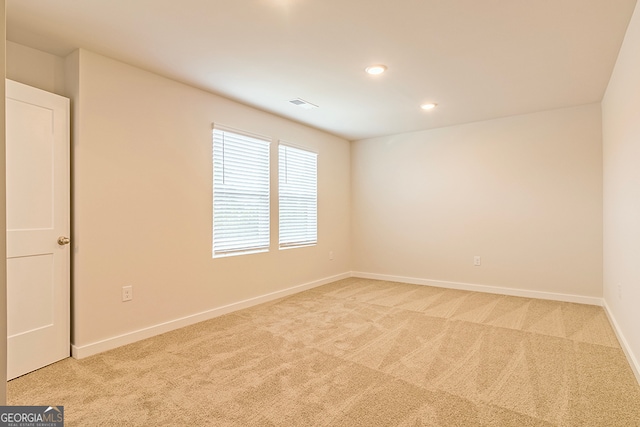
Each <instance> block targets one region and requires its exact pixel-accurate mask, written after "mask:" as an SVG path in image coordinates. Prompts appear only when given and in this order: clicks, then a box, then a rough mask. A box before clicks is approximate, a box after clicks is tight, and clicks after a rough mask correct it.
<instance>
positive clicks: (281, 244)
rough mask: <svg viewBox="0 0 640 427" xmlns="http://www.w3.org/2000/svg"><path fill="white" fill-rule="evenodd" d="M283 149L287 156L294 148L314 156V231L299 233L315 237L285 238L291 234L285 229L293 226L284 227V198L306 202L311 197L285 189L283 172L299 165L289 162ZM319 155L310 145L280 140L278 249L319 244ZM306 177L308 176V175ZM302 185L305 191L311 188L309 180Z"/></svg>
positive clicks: (295, 150)
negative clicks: (304, 145) (305, 238)
mask: <svg viewBox="0 0 640 427" xmlns="http://www.w3.org/2000/svg"><path fill="white" fill-rule="evenodd" d="M283 149H284V153H285V156H287V155H288V154H287V150H288V149H290V150H294V153H295V152H298V153H300V152H302V153H305V154H308V155H312V157H313V166H314V169H313V185H312V189H313V196H312V197H313V200H312V208H313V213H312V217H313V221H312V224H313V231H312V233H308V231H305V232H304V233H299V235H300V236H305V237H310V236H313V239H307V240H297V241H296V240H293V239H286V240H283V235H284V236H285V237H286V235H287V234H290V231H289V233H287V232H286V231H285V229H286V228H288V229H289V230H290V229H291V228H292V226H291V224H289V226H288V227H287V226H285V227H283V211H284V210H286V208H284V209H283V205H284V203H283V198H285V199H287V200H286V201H288V202H291V198H292V197H296V198H297V199H298V200H299V199H303V201H304V199H306V202H309V199H310V198H309V197H306V198H305V197H304V195H303V196H291V195H287V194H286V191H283V182H282V178H283V174H284V175H285V176H286V175H287V172H288V170H287V169H288V168H289V167H291V166H292V167H294V168H295V167H298V166H299V165H297V164H296V163H297V162H296V161H294V162H293V163H292V164H289V163H288V158H286V157H285V159H284V160H283ZM319 157H320V156H319V153H318V152H317V151H315V150H312V149H309V148H308V147H302V146H300V145H296V144H291V143H288V142H286V141H282V140H280V141H278V249H280V250H287V249H295V248H302V247H309V246H316V245H317V244H318V162H319ZM283 163H284V167H285V170H284V171H283ZM306 178H308V176H307V177H306ZM301 187H304V191H307V192H308V191H309V190H310V187H309V184H308V182H307V183H306V184H303V185H301ZM299 188H300V187H299ZM303 204H304V203H303ZM288 213H289V214H291V210H289V212H288ZM300 222H303V221H299V223H298V226H302V224H300ZM294 225H295V224H294ZM308 225H309V224H306V226H307V227H308ZM283 231H284V232H283Z"/></svg>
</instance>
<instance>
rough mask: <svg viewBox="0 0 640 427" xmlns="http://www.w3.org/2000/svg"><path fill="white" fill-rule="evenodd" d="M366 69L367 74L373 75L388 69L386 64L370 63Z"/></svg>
mask: <svg viewBox="0 0 640 427" xmlns="http://www.w3.org/2000/svg"><path fill="white" fill-rule="evenodd" d="M364 70H365V71H366V72H367V74H371V75H373V76H375V75H378V74H382V73H384V72H385V71H387V66H386V65H382V64H377V65H369V66H368V67H367V68H365V69H364Z"/></svg>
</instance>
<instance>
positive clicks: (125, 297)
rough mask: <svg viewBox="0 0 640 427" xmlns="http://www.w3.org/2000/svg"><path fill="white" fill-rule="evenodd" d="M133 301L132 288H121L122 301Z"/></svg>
mask: <svg viewBox="0 0 640 427" xmlns="http://www.w3.org/2000/svg"><path fill="white" fill-rule="evenodd" d="M132 299H133V286H123V287H122V301H131V300H132Z"/></svg>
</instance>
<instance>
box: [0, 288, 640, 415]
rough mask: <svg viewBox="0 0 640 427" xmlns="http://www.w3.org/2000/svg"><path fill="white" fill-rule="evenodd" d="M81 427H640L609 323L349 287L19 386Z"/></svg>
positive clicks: (20, 394) (543, 306) (574, 308)
mask: <svg viewBox="0 0 640 427" xmlns="http://www.w3.org/2000/svg"><path fill="white" fill-rule="evenodd" d="M8 394H9V404H12V405H36V404H37V405H64V406H65V417H66V421H67V423H66V425H68V426H98V425H102V426H159V425H162V426H164V425H167V426H350V427H352V426H406V427H409V426H412V427H414V426H518V427H521V426H625V427H626V426H640V387H639V386H638V383H637V382H636V380H635V378H634V376H633V373H632V371H631V368H630V367H629V365H628V363H627V361H626V359H625V357H624V354H623V352H622V350H621V348H620V346H619V344H618V342H617V340H616V337H615V335H614V333H613V331H612V329H611V327H610V325H609V323H608V321H607V318H606V315H605V313H604V312H603V310H602V308H600V307H594V306H588V305H580V304H569V303H561V302H552V301H543V300H535V299H527V298H516V297H507V296H500V295H490V294H482V293H474V292H464V291H456V290H447V289H440V288H432V287H426V286H414V285H407V284H400V283H389V282H381V281H373V280H364V279H355V278H352V279H346V280H342V281H339V282H335V283H332V284H329V285H326V286H322V287H319V288H316V289H313V290H310V291H306V292H303V293H300V294H297V295H294V296H291V297H288V298H284V299H281V300H278V301H275V302H271V303H267V304H263V305H260V306H257V307H254V308H251V309H247V310H243V311H239V312H236V313H233V314H229V315H226V316H223V317H219V318H217V319H213V320H210V321H207V322H203V323H200V324H197V325H194V326H191V327H188V328H184V329H181V330H178V331H174V332H170V333H167V334H164V335H161V336H158V337H155V338H151V339H148V340H145V341H141V342H138V343H135V344H132V345H128V346H125V347H121V348H119V349H116V350H113V351H109V352H106V353H102V354H99V355H96V356H94V357H91V358H87V359H84V360H79V361H78V360H73V359H67V360H64V361H62V362H59V363H56V364H54V365H51V366H49V367H46V368H43V369H41V370H39V371H36V372H33V373H31V374H29V375H26V376H24V377H21V378H18V379H15V380H13V381H11V382H10V383H9V385H8Z"/></svg>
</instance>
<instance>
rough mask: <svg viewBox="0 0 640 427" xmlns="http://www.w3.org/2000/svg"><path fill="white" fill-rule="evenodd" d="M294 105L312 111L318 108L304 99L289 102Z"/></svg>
mask: <svg viewBox="0 0 640 427" xmlns="http://www.w3.org/2000/svg"><path fill="white" fill-rule="evenodd" d="M289 102H290V103H292V104H293V105H297V106H298V107H301V108H304V109H305V110H311V109H313V108H318V106H317V105H316V104H312V103H310V102H307V101H305V100H304V99H300V98H296V99H292V100H291V101H289Z"/></svg>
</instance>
